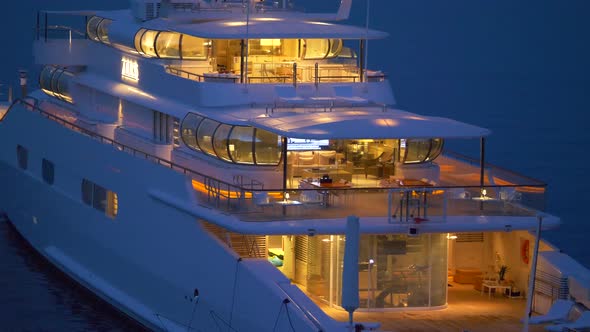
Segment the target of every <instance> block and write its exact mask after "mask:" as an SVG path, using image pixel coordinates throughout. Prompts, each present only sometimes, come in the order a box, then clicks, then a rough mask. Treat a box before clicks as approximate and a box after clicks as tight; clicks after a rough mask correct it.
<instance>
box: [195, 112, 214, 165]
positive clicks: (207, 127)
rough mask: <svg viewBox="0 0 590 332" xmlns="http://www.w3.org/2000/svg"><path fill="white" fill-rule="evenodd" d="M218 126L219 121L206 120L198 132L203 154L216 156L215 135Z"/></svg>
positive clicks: (198, 141)
mask: <svg viewBox="0 0 590 332" xmlns="http://www.w3.org/2000/svg"><path fill="white" fill-rule="evenodd" d="M218 125H219V122H217V121H214V120H211V119H204V120H203V121H202V122H201V124H200V125H199V129H198V130H197V143H198V144H199V147H200V148H201V150H202V151H203V152H205V153H207V154H210V155H212V156H216V154H215V151H213V133H214V132H215V129H217V126H218Z"/></svg>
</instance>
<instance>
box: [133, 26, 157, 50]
mask: <svg viewBox="0 0 590 332" xmlns="http://www.w3.org/2000/svg"><path fill="white" fill-rule="evenodd" d="M157 35H158V31H155V30H146V31H144V33H143V34H142V35H141V41H140V43H139V47H140V49H139V50H137V51H138V52H140V53H143V54H146V55H149V56H153V57H155V56H158V55H157V54H156V36H157ZM136 36H137V35H136Z"/></svg>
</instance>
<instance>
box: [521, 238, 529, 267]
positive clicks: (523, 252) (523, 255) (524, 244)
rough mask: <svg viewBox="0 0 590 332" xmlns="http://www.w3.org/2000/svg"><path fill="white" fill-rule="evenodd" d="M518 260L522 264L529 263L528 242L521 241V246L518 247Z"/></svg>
mask: <svg viewBox="0 0 590 332" xmlns="http://www.w3.org/2000/svg"><path fill="white" fill-rule="evenodd" d="M520 258H521V259H522V262H523V263H525V264H528V263H529V240H524V241H522V244H521V245H520Z"/></svg>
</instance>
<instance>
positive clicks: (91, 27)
mask: <svg viewBox="0 0 590 332" xmlns="http://www.w3.org/2000/svg"><path fill="white" fill-rule="evenodd" d="M100 21H102V18H101V17H98V16H92V18H90V19H89V20H88V23H87V24H86V33H87V34H88V38H90V39H92V40H96V41H100V39H99V38H98V34H97V30H98V25H99V24H100Z"/></svg>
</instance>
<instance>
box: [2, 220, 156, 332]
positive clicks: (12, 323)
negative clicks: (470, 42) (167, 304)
mask: <svg viewBox="0 0 590 332" xmlns="http://www.w3.org/2000/svg"><path fill="white" fill-rule="evenodd" d="M0 262H2V264H0V290H1V291H2V295H3V296H2V297H1V298H0V307H2V308H4V309H3V310H1V311H0V329H1V330H2V331H101V332H102V331H109V332H110V331H113V332H115V331H145V329H143V328H142V327H141V326H139V325H138V324H137V323H136V322H134V321H132V320H131V319H129V318H127V317H125V316H123V315H122V314H120V313H119V312H117V311H116V310H115V309H113V308H112V307H111V306H110V305H109V304H107V303H105V302H104V301H102V300H100V299H98V298H97V297H96V296H95V295H93V294H92V293H90V292H89V291H87V290H86V289H84V288H82V287H81V286H80V285H78V284H77V283H75V282H74V281H72V280H71V279H69V278H68V277H66V276H65V275H64V274H63V273H61V272H60V271H59V270H58V269H57V268H55V267H53V265H51V264H50V263H49V262H47V261H46V260H45V259H44V258H43V257H41V256H40V255H39V254H38V253H37V252H36V251H35V250H34V249H33V248H32V247H31V246H30V245H29V244H28V243H27V242H26V241H25V240H24V238H23V237H22V236H20V234H18V232H17V231H16V229H15V228H14V227H13V226H12V224H10V223H8V222H6V221H3V220H0Z"/></svg>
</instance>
